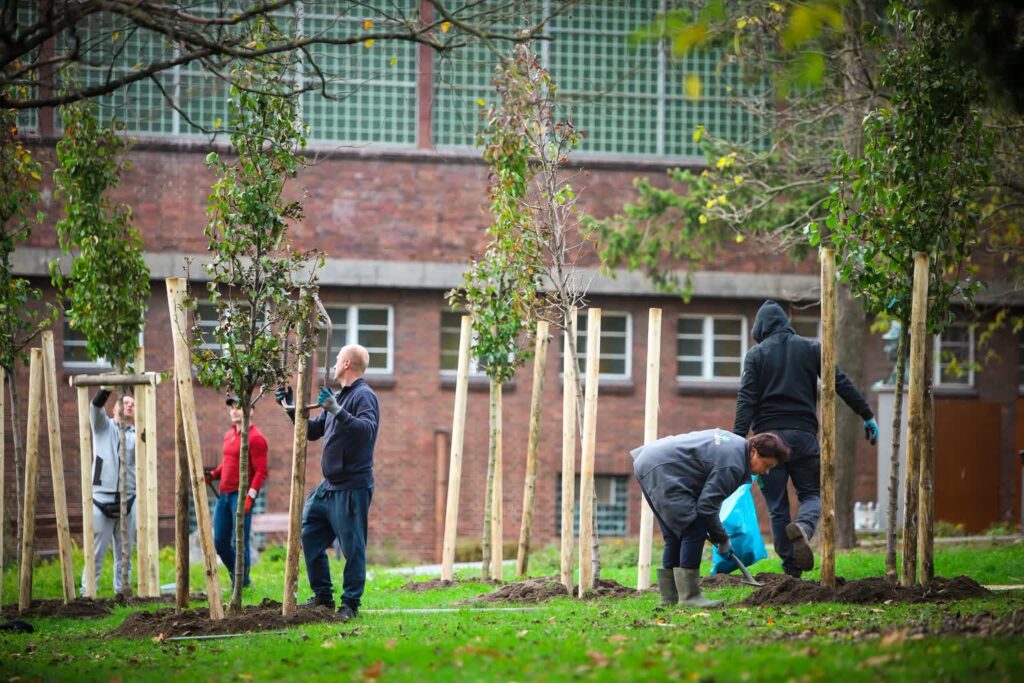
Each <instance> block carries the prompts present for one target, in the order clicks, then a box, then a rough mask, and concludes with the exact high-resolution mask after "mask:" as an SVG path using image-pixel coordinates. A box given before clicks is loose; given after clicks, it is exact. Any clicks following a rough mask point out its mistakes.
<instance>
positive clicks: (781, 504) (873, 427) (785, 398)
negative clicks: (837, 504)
mask: <svg viewBox="0 0 1024 683" xmlns="http://www.w3.org/2000/svg"><path fill="white" fill-rule="evenodd" d="M753 333H754V341H756V342H757V346H755V347H754V348H752V349H750V351H748V352H747V356H746V358H745V359H744V360H743V377H742V379H741V380H740V390H739V394H738V395H737V397H736V420H735V422H734V423H733V430H732V431H733V432H734V433H735V434H737V435H739V436H746V435H747V432H748V431H749V430H750V429H751V428H753V431H754V432H755V433H756V432H763V431H772V432H774V433H775V434H778V435H779V436H780V437H782V439H783V441H785V442H786V445H787V446H789V448H790V449H791V451H792V456H791V458H790V461H789V463H788V464H786V465H785V466H782V467H776V468H775V469H773V470H772V471H771V472H770V473H769V474H767V475H764V476H763V477H762V478H761V481H762V485H763V492H764V497H765V500H766V501H767V503H768V509H769V512H770V513H771V518H772V538H773V540H774V543H775V552H776V553H778V555H779V557H780V558H782V569H783V571H784V572H786V573H787V574H789V575H790V576H795V577H799V576H800V574H801V573H802V572H804V571H806V570H808V569H812V568H813V567H814V554H813V552H812V551H811V547H810V544H809V541H810V539H811V537H812V536H813V535H814V530H815V528H816V527H817V525H818V517H819V516H820V515H821V484H820V478H821V474H820V470H821V450H820V448H819V446H818V415H817V404H818V376H819V375H820V374H821V344H819V343H818V342H816V341H812V340H810V339H805V338H804V337H801V336H800V335H798V334H797V333H796V332H795V331H794V330H793V328H792V327H791V326H790V324H789V317H788V316H787V315H786V313H785V311H783V310H782V307H781V306H779V304H777V303H775V302H774V301H771V300H769V301H765V302H764V304H762V306H761V309H760V310H759V311H758V312H757V317H756V318H755V319H754V330H753ZM836 393H837V394H839V396H840V397H841V398H842V399H843V401H845V402H846V405H848V406H850V408H852V409H853V411H854V412H855V413H857V414H858V415H860V416H861V418H863V420H864V436H865V437H866V438H867V439H868V440H869V441H870V442H871V443H872V444H874V443H875V442H876V441H877V440H878V423H877V422H876V421H875V419H874V413H872V412H871V408H870V407H869V406H868V403H867V401H865V400H864V397H863V396H861V394H860V392H859V391H857V387H855V386H854V385H853V382H851V381H850V379H849V378H848V377H847V376H846V374H845V373H844V372H843V371H842V370H840V369H839V368H838V367H837V368H836ZM790 479H792V480H793V487H794V488H795V489H796V495H797V499H798V500H799V501H800V512H799V514H798V515H797V518H796V521H795V522H791V520H790V515H789V495H788V491H787V482H788V481H789V480H790Z"/></svg>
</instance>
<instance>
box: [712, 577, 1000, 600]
mask: <svg viewBox="0 0 1024 683" xmlns="http://www.w3.org/2000/svg"><path fill="white" fill-rule="evenodd" d="M760 576H761V575H758V578H760ZM781 576H782V578H781V580H778V581H775V582H773V583H771V584H769V585H767V586H765V587H764V588H759V589H758V590H756V591H755V592H754V593H752V594H750V595H749V596H748V597H747V599H746V600H744V601H743V604H744V605H751V606H766V605H799V604H804V603H809V602H846V603H854V604H871V603H881V602H942V601H946V600H963V599H966V598H977V597H984V596H986V595H991V592H990V591H989V590H988V589H986V588H985V587H983V586H981V585H980V584H979V583H978V582H977V581H975V580H974V579H972V578H970V577H969V576H957V577H956V578H953V579H946V578H943V577H941V576H936V577H935V578H934V579H933V580H932V585H931V586H930V587H928V588H923V587H921V586H911V587H909V588H905V587H902V586H899V585H898V584H896V583H894V582H891V581H889V580H888V579H886V578H884V577H874V578H869V579H857V580H856V581H844V580H843V579H840V578H837V579H836V587H835V588H825V587H824V586H822V585H821V584H819V583H815V582H813V581H803V580H801V579H795V578H793V577H791V576H785V575H781ZM705 585H707V584H705Z"/></svg>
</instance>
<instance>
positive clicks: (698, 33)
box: [672, 24, 708, 57]
mask: <svg viewBox="0 0 1024 683" xmlns="http://www.w3.org/2000/svg"><path fill="white" fill-rule="evenodd" d="M707 37H708V27H707V26H705V25H704V24H690V25H689V26H687V27H686V28H684V29H683V30H682V31H680V32H679V35H677V36H676V38H675V40H674V41H672V54H673V55H674V56H675V57H683V56H684V55H686V54H687V53H688V52H689V51H690V50H692V49H693V48H695V47H700V46H701V45H703V44H704V41H706V40H707Z"/></svg>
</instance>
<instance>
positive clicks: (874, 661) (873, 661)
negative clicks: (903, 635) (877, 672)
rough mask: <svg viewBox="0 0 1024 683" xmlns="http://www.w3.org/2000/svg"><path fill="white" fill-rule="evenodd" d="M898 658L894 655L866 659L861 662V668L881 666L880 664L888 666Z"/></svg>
mask: <svg viewBox="0 0 1024 683" xmlns="http://www.w3.org/2000/svg"><path fill="white" fill-rule="evenodd" d="M899 658H900V656H899V655H898V654H895V653H894V654H889V655H876V656H874V657H868V658H867V659H865V660H864V661H863V662H861V668H864V667H869V666H881V665H882V664H888V663H889V662H891V661H893V660H895V659H899Z"/></svg>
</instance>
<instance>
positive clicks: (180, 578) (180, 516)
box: [174, 384, 189, 614]
mask: <svg viewBox="0 0 1024 683" xmlns="http://www.w3.org/2000/svg"><path fill="white" fill-rule="evenodd" d="M188 485H189V484H188V448H187V446H186V445H185V424H184V421H183V420H182V419H181V401H180V399H179V397H178V385H177V384H175V385H174V610H175V612H177V613H178V614H180V613H181V611H182V610H184V609H188V591H189V586H188V568H189V557H188V555H189V552H188Z"/></svg>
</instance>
